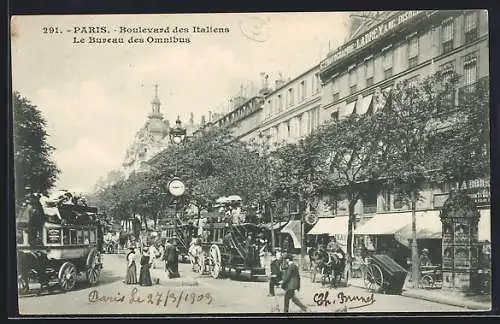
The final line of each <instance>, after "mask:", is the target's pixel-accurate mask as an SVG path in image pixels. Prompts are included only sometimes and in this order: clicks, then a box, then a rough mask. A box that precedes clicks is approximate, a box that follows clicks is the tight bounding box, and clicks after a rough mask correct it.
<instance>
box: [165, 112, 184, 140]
mask: <svg viewBox="0 0 500 324" xmlns="http://www.w3.org/2000/svg"><path fill="white" fill-rule="evenodd" d="M169 137H170V142H172V144H175V145H180V144H182V143H183V142H184V140H185V139H186V129H185V128H182V126H181V120H180V119H179V116H177V120H176V121H175V127H174V128H170V132H169Z"/></svg>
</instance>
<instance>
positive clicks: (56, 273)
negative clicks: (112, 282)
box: [16, 197, 103, 294]
mask: <svg viewBox="0 0 500 324" xmlns="http://www.w3.org/2000/svg"><path fill="white" fill-rule="evenodd" d="M20 212H21V214H22V216H20V217H18V218H17V222H16V225H17V228H16V231H17V235H16V243H17V261H18V289H19V292H20V293H21V294H25V293H28V292H29V290H30V283H32V282H39V283H40V285H46V286H47V287H49V288H50V287H52V286H53V285H50V284H51V283H52V282H54V281H55V282H56V283H57V284H58V286H59V287H60V288H61V289H62V290H63V291H69V290H71V289H73V288H74V287H75V284H76V282H77V281H78V280H85V281H86V282H87V283H88V284H90V285H96V284H97V283H98V281H99V278H100V274H101V269H102V266H103V264H102V258H101V249H102V244H103V242H102V241H103V235H102V224H101V223H100V221H99V220H98V218H97V208H93V207H87V206H86V205H77V204H68V203H67V201H66V203H64V202H61V201H57V202H51V201H46V200H45V201H43V202H42V199H39V198H36V197H35V198H33V199H31V200H30V201H29V202H27V204H26V205H25V206H24V207H23V208H22V210H20Z"/></svg>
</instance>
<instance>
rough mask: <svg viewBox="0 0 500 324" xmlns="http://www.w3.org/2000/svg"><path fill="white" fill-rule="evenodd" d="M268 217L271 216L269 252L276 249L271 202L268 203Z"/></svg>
mask: <svg viewBox="0 0 500 324" xmlns="http://www.w3.org/2000/svg"><path fill="white" fill-rule="evenodd" d="M269 217H270V218H271V252H272V253H274V251H275V250H276V238H275V236H274V217H273V203H272V202H270V203H269Z"/></svg>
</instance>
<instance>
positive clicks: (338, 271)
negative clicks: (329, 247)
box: [323, 251, 346, 286]
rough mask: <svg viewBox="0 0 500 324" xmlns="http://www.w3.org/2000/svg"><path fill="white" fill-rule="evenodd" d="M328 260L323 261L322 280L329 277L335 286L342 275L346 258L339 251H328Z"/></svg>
mask: <svg viewBox="0 0 500 324" xmlns="http://www.w3.org/2000/svg"><path fill="white" fill-rule="evenodd" d="M327 255H328V260H327V262H326V263H324V268H323V282H324V281H326V279H327V278H328V279H329V282H330V284H331V285H333V286H337V285H338V284H339V283H340V280H341V279H342V277H343V274H344V270H345V266H346V258H345V255H344V254H343V253H341V252H339V251H335V252H331V251H330V252H328V253H327Z"/></svg>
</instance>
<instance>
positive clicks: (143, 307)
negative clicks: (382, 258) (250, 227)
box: [19, 254, 467, 315]
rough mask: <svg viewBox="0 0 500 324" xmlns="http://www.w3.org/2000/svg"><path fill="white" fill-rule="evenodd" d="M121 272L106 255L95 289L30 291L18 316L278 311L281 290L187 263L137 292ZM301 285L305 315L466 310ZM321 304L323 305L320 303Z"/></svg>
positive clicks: (120, 263) (121, 265)
mask: <svg viewBox="0 0 500 324" xmlns="http://www.w3.org/2000/svg"><path fill="white" fill-rule="evenodd" d="M125 270H126V263H125V258H124V256H122V255H116V254H106V255H104V269H103V271H102V275H101V280H100V283H99V284H98V285H97V286H96V287H88V286H87V285H86V284H85V283H82V284H80V285H79V286H78V287H76V288H75V289H74V290H73V291H70V292H66V293H62V292H60V291H58V290H54V291H53V292H51V293H43V294H41V295H39V296H38V295H37V294H36V287H35V286H34V288H35V289H34V293H32V294H30V295H27V296H21V297H20V298H19V311H20V314H22V315H30V314H32V315H42V314H50V315H53V314H68V315H69V314H75V315H84V314H85V315H114V314H127V315H138V314H158V315H161V314H208V313H210V314H221V313H222V314H227V313H230V314H235V313H272V312H275V313H276V312H278V308H279V310H280V311H282V310H283V293H284V292H283V290H281V289H280V288H277V289H276V291H277V296H276V297H268V296H267V294H268V283H267V282H245V281H236V280H231V279H214V278H211V277H210V276H201V275H199V274H197V273H193V272H192V271H191V266H190V265H189V264H179V271H180V273H181V278H179V279H168V278H167V277H166V273H165V272H164V271H163V269H153V270H152V277H153V278H155V277H157V278H159V280H160V282H159V284H157V285H153V286H151V287H141V286H139V285H133V286H132V285H126V284H124V283H123V279H124V276H125ZM138 272H139V269H138ZM301 285H302V289H301V290H300V292H298V293H297V296H298V297H299V298H300V299H301V300H302V301H303V303H304V304H306V305H307V306H308V307H309V311H310V312H326V313H329V312H338V311H339V310H345V311H347V313H365V312H370V313H371V312H403V313H406V312H450V311H451V312H462V311H467V309H465V308H462V307H455V306H449V305H444V304H439V303H435V302H430V301H425V300H419V299H413V298H408V297H404V296H398V295H383V294H374V295H372V294H371V293H369V292H367V291H366V290H365V289H363V288H359V287H353V286H350V287H347V288H328V287H322V285H321V284H320V283H311V281H310V280H309V279H308V278H307V277H306V276H303V277H302V283H301ZM167 296H169V297H168V298H167ZM325 296H326V297H325ZM315 300H316V301H317V302H315ZM325 300H327V302H323V303H321V301H325ZM318 303H319V304H321V305H318ZM290 312H291V313H298V312H300V310H299V309H298V307H296V306H295V305H294V304H293V303H291V306H290ZM276 315H278V314H276Z"/></svg>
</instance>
